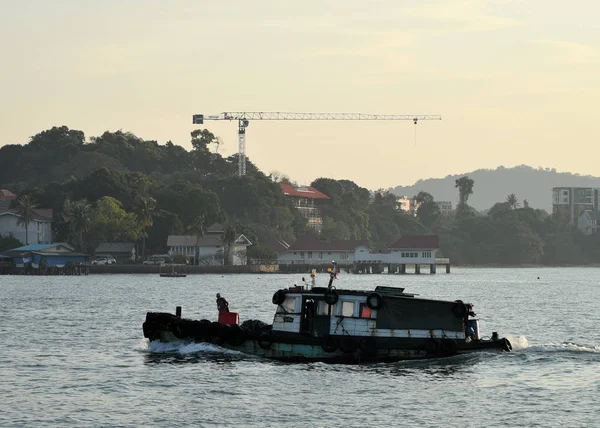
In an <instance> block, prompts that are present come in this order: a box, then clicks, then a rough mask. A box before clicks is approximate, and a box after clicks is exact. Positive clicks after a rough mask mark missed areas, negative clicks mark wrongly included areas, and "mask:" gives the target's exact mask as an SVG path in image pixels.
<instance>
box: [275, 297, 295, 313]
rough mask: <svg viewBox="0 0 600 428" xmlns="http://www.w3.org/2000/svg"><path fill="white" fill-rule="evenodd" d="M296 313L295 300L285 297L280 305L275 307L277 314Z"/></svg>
mask: <svg viewBox="0 0 600 428" xmlns="http://www.w3.org/2000/svg"><path fill="white" fill-rule="evenodd" d="M295 311H296V298H295V297H289V296H286V298H285V300H284V301H283V303H282V304H281V305H279V306H278V307H277V312H279V313H294V312H295Z"/></svg>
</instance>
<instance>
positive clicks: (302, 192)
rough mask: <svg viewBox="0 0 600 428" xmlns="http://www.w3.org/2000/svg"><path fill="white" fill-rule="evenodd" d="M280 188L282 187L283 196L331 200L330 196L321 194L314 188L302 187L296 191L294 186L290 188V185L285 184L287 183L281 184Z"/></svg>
mask: <svg viewBox="0 0 600 428" xmlns="http://www.w3.org/2000/svg"><path fill="white" fill-rule="evenodd" d="M279 186H281V190H282V191H283V194H284V195H287V196H295V197H298V198H309V199H329V196H327V195H325V194H324V193H321V192H319V191H318V190H317V189H315V188H314V187H310V186H300V187H297V188H295V189H294V188H293V187H292V186H290V185H289V184H285V183H280V184H279Z"/></svg>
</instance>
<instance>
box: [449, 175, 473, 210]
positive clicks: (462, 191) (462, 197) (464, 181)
mask: <svg viewBox="0 0 600 428" xmlns="http://www.w3.org/2000/svg"><path fill="white" fill-rule="evenodd" d="M474 184H475V182H474V181H473V180H471V179H470V178H469V177H468V176H466V175H465V176H464V177H461V178H459V179H457V180H456V181H455V182H454V187H456V188H457V189H458V196H459V203H458V207H459V209H460V208H461V207H462V208H464V207H465V206H466V205H467V201H468V200H469V195H472V194H473V186H474Z"/></svg>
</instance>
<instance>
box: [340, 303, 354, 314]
mask: <svg viewBox="0 0 600 428" xmlns="http://www.w3.org/2000/svg"><path fill="white" fill-rule="evenodd" d="M342 316H343V317H352V316H354V302H342Z"/></svg>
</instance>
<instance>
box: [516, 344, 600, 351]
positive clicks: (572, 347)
mask: <svg viewBox="0 0 600 428" xmlns="http://www.w3.org/2000/svg"><path fill="white" fill-rule="evenodd" d="M527 350H528V351H529V352H576V353H593V354H600V346H594V345H578V344H576V343H571V342H563V343H547V344H543V345H534V346H529V347H528V349H527Z"/></svg>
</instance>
